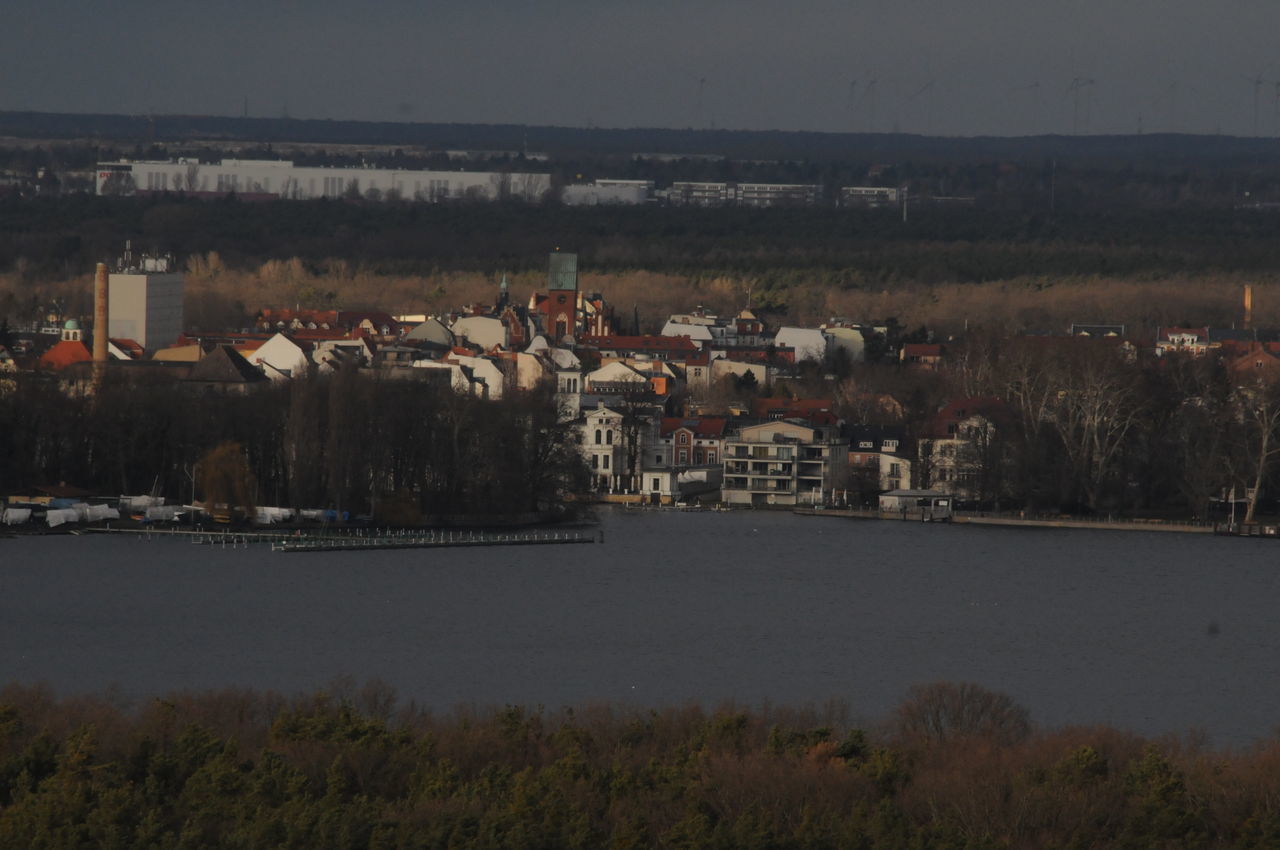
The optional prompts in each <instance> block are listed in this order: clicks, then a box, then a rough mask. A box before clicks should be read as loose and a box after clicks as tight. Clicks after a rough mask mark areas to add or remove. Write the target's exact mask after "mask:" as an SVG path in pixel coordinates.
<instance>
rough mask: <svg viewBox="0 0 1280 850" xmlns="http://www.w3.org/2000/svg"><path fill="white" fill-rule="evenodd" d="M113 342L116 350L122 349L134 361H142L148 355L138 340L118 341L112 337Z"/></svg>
mask: <svg viewBox="0 0 1280 850" xmlns="http://www.w3.org/2000/svg"><path fill="white" fill-rule="evenodd" d="M111 342H112V343H113V344H114V345H115V347H116V348H118V349H120V350H121V351H123V352H124V353H125V354H127V355H129V356H130V357H132V358H133V359H134V360H141V359H142V358H143V357H144V356H145V355H146V353H147V352H146V351H145V350H144V349H143V348H142V346H141V345H138V343H137V341H136V340H132V339H116V338H115V337H112V338H111Z"/></svg>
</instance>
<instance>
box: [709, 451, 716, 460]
mask: <svg viewBox="0 0 1280 850" xmlns="http://www.w3.org/2000/svg"><path fill="white" fill-rule="evenodd" d="M715 462H716V453H715V450H714V449H713V450H711V451H709V452H707V463H715Z"/></svg>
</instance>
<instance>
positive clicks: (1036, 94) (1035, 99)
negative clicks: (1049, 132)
mask: <svg viewBox="0 0 1280 850" xmlns="http://www.w3.org/2000/svg"><path fill="white" fill-rule="evenodd" d="M1024 91H1029V92H1031V113H1032V120H1031V133H1030V135H1035V134H1036V133H1040V132H1043V131H1042V129H1041V127H1040V81H1039V80H1037V81H1035V82H1034V83H1030V84H1028V85H1025V86H1014V87H1013V88H1011V89H1006V90H1005V94H1006V95H1011V94H1019V93H1021V92H1024Z"/></svg>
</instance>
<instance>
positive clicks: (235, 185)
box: [96, 159, 551, 201]
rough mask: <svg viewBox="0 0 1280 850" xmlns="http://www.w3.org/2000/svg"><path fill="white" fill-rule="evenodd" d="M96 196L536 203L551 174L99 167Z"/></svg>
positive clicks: (273, 163)
mask: <svg viewBox="0 0 1280 850" xmlns="http://www.w3.org/2000/svg"><path fill="white" fill-rule="evenodd" d="M96 188H97V193H98V194H99V195H133V194H145V193H154V192H185V193H186V194H188V195H205V196H221V195H229V194H236V195H239V196H242V197H246V198H251V199H261V200H266V199H287V200H308V199H312V198H350V197H356V198H363V199H365V200H371V201H376V200H398V199H404V200H416V201H446V200H458V199H470V200H486V201H497V200H503V199H506V198H519V199H521V200H525V201H540V200H542V199H543V198H544V197H545V196H546V194H547V193H548V192H549V191H550V190H551V175H550V174H536V173H527V172H499V171H413V170H392V169H386V168H325V167H307V166H296V165H294V164H293V163H292V162H289V161H288V160H256V159H224V160H221V161H220V162H216V163H202V162H200V161H199V160H197V159H178V160H165V161H159V162H142V161H132V160H121V161H119V162H103V163H98V172H97V181H96Z"/></svg>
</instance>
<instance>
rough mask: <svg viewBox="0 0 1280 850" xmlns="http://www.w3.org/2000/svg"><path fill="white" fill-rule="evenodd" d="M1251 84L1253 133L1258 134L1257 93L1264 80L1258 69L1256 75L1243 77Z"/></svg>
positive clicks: (1260, 89)
mask: <svg viewBox="0 0 1280 850" xmlns="http://www.w3.org/2000/svg"><path fill="white" fill-rule="evenodd" d="M1245 79H1246V80H1248V81H1249V83H1250V84H1251V85H1252V86H1253V135H1254V136H1257V135H1258V94H1259V93H1260V92H1261V91H1262V84H1263V83H1264V82H1266V81H1265V80H1264V79H1262V72H1261V71H1259V72H1258V74H1257V76H1254V77H1245Z"/></svg>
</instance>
